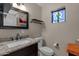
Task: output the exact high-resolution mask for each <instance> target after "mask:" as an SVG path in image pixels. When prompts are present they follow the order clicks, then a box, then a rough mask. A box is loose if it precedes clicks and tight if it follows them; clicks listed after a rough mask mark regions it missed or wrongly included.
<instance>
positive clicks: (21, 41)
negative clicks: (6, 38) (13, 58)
mask: <svg viewBox="0 0 79 59" xmlns="http://www.w3.org/2000/svg"><path fill="white" fill-rule="evenodd" d="M30 42H31V41H30V40H27V39H22V40H18V41H14V42H12V43H9V44H7V46H8V48H12V47H16V46H19V45H23V44H28V43H30Z"/></svg>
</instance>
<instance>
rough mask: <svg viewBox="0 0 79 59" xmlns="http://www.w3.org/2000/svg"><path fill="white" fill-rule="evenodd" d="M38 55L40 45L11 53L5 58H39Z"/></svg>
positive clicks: (36, 44)
mask: <svg viewBox="0 0 79 59" xmlns="http://www.w3.org/2000/svg"><path fill="white" fill-rule="evenodd" d="M37 55H38V43H35V44H33V45H30V46H28V47H24V48H22V49H19V50H17V51H14V52H11V53H9V54H6V55H4V56H37Z"/></svg>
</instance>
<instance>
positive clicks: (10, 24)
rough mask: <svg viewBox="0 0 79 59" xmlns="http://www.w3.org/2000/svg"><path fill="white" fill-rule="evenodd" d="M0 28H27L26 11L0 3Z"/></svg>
mask: <svg viewBox="0 0 79 59" xmlns="http://www.w3.org/2000/svg"><path fill="white" fill-rule="evenodd" d="M2 7H3V10H2V11H0V12H2V14H0V15H1V17H0V21H1V22H0V28H19V29H28V12H26V11H23V10H20V9H18V8H15V7H12V4H10V3H5V4H2Z"/></svg>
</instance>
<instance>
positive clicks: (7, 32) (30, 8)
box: [0, 3, 41, 42]
mask: <svg viewBox="0 0 79 59" xmlns="http://www.w3.org/2000/svg"><path fill="white" fill-rule="evenodd" d="M25 6H26V10H25V11H27V12H28V13H29V23H30V21H31V19H32V18H35V19H39V20H40V19H41V7H40V6H38V5H36V4H29V3H28V4H25ZM38 27H39V29H40V27H41V26H40V25H39V24H34V23H30V24H29V29H25V30H24V29H0V42H2V41H6V40H9V39H1V38H7V37H11V36H12V37H14V36H16V34H17V33H20V35H30V37H35V35H34V34H35V33H36V34H37V36H39V33H40V32H41V30H38V29H37V28H38Z"/></svg>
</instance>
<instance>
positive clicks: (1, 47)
mask: <svg viewBox="0 0 79 59" xmlns="http://www.w3.org/2000/svg"><path fill="white" fill-rule="evenodd" d="M23 40H29V41H30V42H29V43H24V44H22V45H18V46H15V47H11V48H9V47H8V46H7V44H10V43H13V42H16V41H6V42H2V43H0V56H2V55H5V54H9V53H11V52H13V51H16V50H19V49H22V48H24V47H28V46H30V45H32V44H34V43H37V42H38V41H39V39H32V38H30V39H29V38H26V39H22V40H17V41H23Z"/></svg>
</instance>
